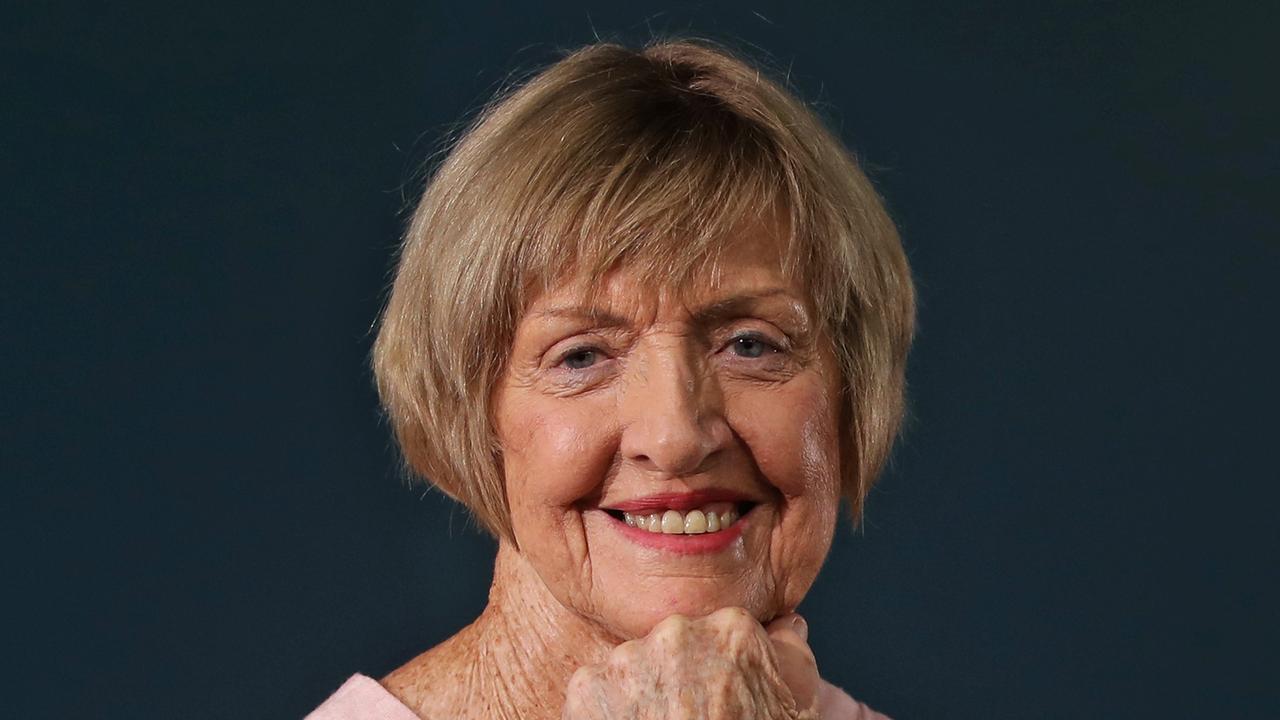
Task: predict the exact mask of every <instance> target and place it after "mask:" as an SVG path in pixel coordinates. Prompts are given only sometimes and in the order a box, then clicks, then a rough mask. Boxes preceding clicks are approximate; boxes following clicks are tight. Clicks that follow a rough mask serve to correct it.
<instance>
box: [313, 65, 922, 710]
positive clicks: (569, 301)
mask: <svg viewBox="0 0 1280 720" xmlns="http://www.w3.org/2000/svg"><path fill="white" fill-rule="evenodd" d="M913 317H914V306H913V291H912V284H911V279H910V272H909V270H908V267H907V261H906V258H905V256H904V253H903V250H902V247H901V243H900V242H899V240H898V236H897V233H896V231H895V229H894V226H893V224H892V223H891V221H890V220H889V217H888V216H887V214H886V212H885V210H884V208H883V206H882V204H881V202H880V200H879V199H878V197H877V195H876V193H875V191H874V190H873V189H872V187H871V185H870V184H869V183H868V181H867V179H866V177H864V175H863V174H862V172H861V171H859V169H858V167H857V166H856V164H855V163H854V161H853V160H852V159H851V157H850V155H849V154H848V152H847V151H846V150H845V149H844V148H843V147H842V146H841V144H840V143H839V141H837V140H836V139H835V138H834V137H833V136H832V135H831V134H830V133H829V132H828V131H827V130H825V129H824V128H823V127H822V125H821V123H820V122H819V121H818V120H817V119H816V118H815V116H814V115H813V114H812V113H811V112H810V111H809V110H808V109H807V108H806V107H805V106H804V105H803V104H801V103H800V102H799V101H797V100H796V99H795V98H794V97H793V96H792V95H790V94H789V93H788V92H787V91H785V90H784V89H783V88H782V87H780V86H779V85H777V84H775V83H774V82H771V81H770V80H768V79H766V78H765V77H764V76H762V75H761V74H760V73H759V72H758V71H757V69H755V68H753V67H751V66H749V65H748V64H746V63H744V62H742V61H741V60H738V59H736V58H734V57H732V56H731V55H729V54H727V53H725V52H723V51H721V50H719V49H716V48H713V47H710V46H708V45H705V44H700V43H689V42H669V43H662V44H655V45H651V46H649V47H647V48H645V49H643V50H641V51H632V50H628V49H625V48H622V47H618V46H614V45H597V46H592V47H588V48H586V49H584V50H581V51H579V52H576V53H574V54H572V55H570V56H568V57H567V58H566V59H564V60H562V61H560V62H558V63H557V64H555V65H554V66H552V67H551V68H549V69H547V70H546V71H544V72H542V73H541V74H540V75H538V76H537V77H535V78H534V79H533V80H531V81H530V82H528V83H527V84H526V85H524V86H523V87H522V88H520V89H519V90H516V91H514V92H512V93H510V94H509V95H508V96H506V97H504V98H502V99H500V100H499V101H497V102H495V103H494V104H493V105H492V106H491V107H490V108H489V109H488V110H487V112H485V113H484V114H483V115H482V116H481V117H480V118H479V119H478V120H477V121H476V123H475V124H474V126H472V127H471V129H470V130H469V131H468V132H467V133H466V134H465V135H464V136H463V137H462V138H461V139H460V140H459V142H458V143H457V145H456V147H455V148H454V150H453V151H452V153H451V154H450V155H449V156H448V158H447V159H446V160H445V162H444V163H443V165H442V166H441V167H440V168H439V170H438V172H437V173H436V174H435V176H434V178H433V179H432V181H431V183H430V186H429V187H428V188H427V191H426V194H425V195H424V197H423V198H422V201H421V203H420V204H419V206H418V208H417V212H416V214H415V215H414V218H413V221H412V224H411V226H410V227H409V230H408V233H407V237H406V239H405V243H404V247H403V253H402V256H401V258H400V264H399V269H398V271H397V274H396V279H395V286H394V289H393V291H392V293H391V297H390V301H389V303H388V305H387V308H386V312H385V315H384V316H383V318H382V324H381V329H380V332H379V334H378V338H377V343H376V346H375V348H374V367H375V370H376V374H377V378H378V384H379V390H380V392H381V396H382V399H383V402H384V404H385V407H386V410H387V413H388V416H389V417H390V420H391V423H392V425H393V426H394V428H395V433H396V437H397V439H398V441H399V444H400V447H401V449H402V451H403V453H404V456H405V458H406V460H407V462H408V464H409V466H410V467H411V468H412V469H413V470H414V471H415V472H416V473H417V474H420V475H421V476H422V477H424V478H427V479H428V480H429V481H430V482H431V483H433V484H434V485H435V486H436V487H438V488H440V489H441V490H442V491H444V492H445V493H447V494H448V495H449V496H450V497H453V498H455V499H456V500H458V501H459V502H461V503H462V504H464V505H465V506H466V507H467V508H469V509H470V510H471V511H472V513H473V514H474V516H475V517H476V519H477V520H478V521H479V522H480V523H481V524H482V525H483V526H484V527H485V528H486V529H488V530H489V531H490V532H491V533H493V535H494V536H495V537H496V538H497V539H498V551H497V559H496V565H495V569H494V579H493V587H492V590H491V593H490V597H489V604H488V607H486V608H485V610H484V612H483V613H482V614H481V615H480V617H479V618H478V619H477V620H476V621H475V622H474V623H472V624H471V625H470V626H468V627H467V628H465V629H463V630H462V631H461V632H459V633H458V634H457V635H455V636H453V637H452V638H450V639H449V640H447V641H445V642H444V643H442V644H441V645H439V646H437V647H435V648H432V649H430V650H428V651H427V652H425V653H423V654H422V655H420V656H418V657H416V658H414V659H413V660H410V661H409V662H408V663H406V664H405V665H404V666H403V667H401V668H399V669H398V670H396V671H395V672H393V673H391V674H390V675H389V676H387V677H386V678H383V679H382V681H381V682H380V683H377V682H375V681H373V680H371V679H370V678H367V677H364V676H361V675H357V676H355V677H353V678H352V679H351V680H349V681H348V682H347V684H346V685H344V686H343V687H342V688H341V689H340V690H339V692H338V693H336V694H335V695H334V696H333V697H332V698H331V699H330V700H329V701H328V702H326V704H325V705H323V706H322V707H321V708H320V709H319V710H317V711H316V712H315V713H314V714H313V716H312V717H314V718H373V717H377V718H393V717H394V718H405V719H406V720H408V719H411V718H414V717H422V718H506V717H512V718H526V719H529V718H552V717H565V718H618V717H629V718H747V717H749V718H814V717H821V718H872V717H880V716H879V715H876V714H875V713H874V712H872V711H870V710H868V709H867V708H865V707H864V706H862V705H861V704H859V703H857V702H855V701H854V700H852V699H850V698H849V696H848V695H845V694H844V693H843V692H842V691H840V690H838V689H836V688H834V687H832V686H831V685H829V684H827V683H825V682H823V681H822V680H821V679H820V678H819V675H818V670H817V665H816V661H815V658H814V656H813V653H812V652H811V651H810V650H809V647H808V645H807V643H806V639H807V632H808V630H807V627H806V624H805V622H804V621H803V620H802V619H800V618H799V617H798V616H797V615H795V614H794V610H795V608H796V606H797V605H799V604H800V601H801V600H803V599H804V596H805V594H806V592H808V590H809V588H810V586H811V585H812V584H813V581H814V578H815V577H816V576H817V574H818V570H819V568H820V567H821V566H822V563H823V559H824V558H825V556H826V554H827V552H828V549H829V548H830V545H831V540H832V535H833V532H834V528H835V525H836V518H837V515H838V513H839V508H840V504H841V500H842V498H843V499H845V500H847V501H848V503H849V505H850V508H851V511H852V513H853V514H854V517H855V518H857V517H858V516H859V515H860V512H861V509H862V503H863V500H864V498H865V497H866V494H867V490H868V488H870V487H871V485H872V483H873V482H874V480H875V478H876V476H877V474H878V473H879V471H880V469H881V467H882V465H883V464H884V462H885V458H886V455H887V454H888V452H889V449H890V446H891V444H892V442H893V439H894V436H895V434H896V432H897V428H898V426H899V420H900V417H901V414H902V406H903V371H904V366H905V361H906V355H907V350H908V346H909V344H910V340H911V336H912V326H913Z"/></svg>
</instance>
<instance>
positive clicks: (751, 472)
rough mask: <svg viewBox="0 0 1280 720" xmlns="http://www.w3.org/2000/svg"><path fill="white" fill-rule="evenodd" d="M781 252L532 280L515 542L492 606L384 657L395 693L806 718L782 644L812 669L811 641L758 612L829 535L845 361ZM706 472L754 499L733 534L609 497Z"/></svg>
mask: <svg viewBox="0 0 1280 720" xmlns="http://www.w3.org/2000/svg"><path fill="white" fill-rule="evenodd" d="M777 253H778V250H777V246H776V244H775V243H774V242H772V240H771V239H770V238H769V237H768V236H767V235H766V234H764V232H763V231H762V230H757V231H756V232H754V233H751V234H747V235H746V236H744V238H743V240H742V242H741V244H740V245H739V246H738V247H737V248H736V249H735V251H734V252H733V253H731V257H726V258H723V259H722V260H721V263H720V270H721V274H720V278H719V282H718V283H717V284H716V285H715V286H714V287H713V286H711V285H710V284H698V283H695V284H694V286H693V287H689V288H682V289H680V291H678V292H677V291H675V290H674V289H672V288H667V287H662V286H660V285H659V286H655V285H654V284H653V283H650V282H647V281H646V279H644V278H638V277H635V276H634V275H633V274H631V273H628V272H627V270H626V268H625V266H624V267H623V268H622V270H621V271H619V272H616V273H613V274H612V275H610V276H608V277H606V281H605V283H604V286H603V291H602V292H600V293H598V294H597V295H595V296H593V297H585V293H584V288H585V285H584V284H583V283H582V282H581V281H580V280H579V279H576V278H568V279H566V280H565V281H564V282H562V283H561V284H560V285H559V287H557V288H556V289H555V290H553V291H552V292H550V293H547V294H546V295H544V296H542V297H539V298H536V299H535V300H534V302H533V303H532V305H531V306H530V307H529V308H528V309H527V311H526V313H525V315H524V317H523V319H522V321H521V323H520V325H519V327H518V329H517V333H516V337H515V340H514V342H513V346H512V348H511V353H510V357H509V361H508V364H507V369H506V372H505V375H504V377H503V378H502V380H501V382H500V383H499V385H498V387H496V388H495V390H494V395H493V403H492V404H493V408H494V421H495V428H496V431H497V434H498V439H499V442H500V443H501V447H502V452H503V465H504V472H505V476H506V482H507V496H508V502H509V505H510V511H511V519H512V525H513V528H514V534H515V538H516V541H517V544H516V545H511V544H510V543H506V542H503V543H501V546H500V549H499V559H498V566H497V570H496V571H495V580H494V590H493V593H492V595H491V598H490V606H489V608H488V609H487V610H486V612H485V614H484V616H482V617H481V619H480V620H478V621H477V622H476V623H475V624H473V625H472V626H471V627H469V628H468V629H467V630H464V631H463V632H462V633H460V634H459V635H458V636H455V638H453V639H451V640H449V641H447V642H446V643H445V644H443V645H441V646H440V647H438V648H436V649H433V650H432V651H430V652H428V653H426V654H424V655H423V656H421V657H420V658H418V659H417V660H415V661H413V662H412V663H410V664H409V665H406V666H405V667H404V668H401V670H398V671H397V672H396V673H393V675H392V676H390V677H388V678H387V679H386V680H385V681H384V684H386V685H387V687H388V688H389V689H391V690H392V692H394V693H396V694H397V695H398V696H400V697H401V698H404V699H407V704H409V705H410V707H413V708H415V709H416V710H418V711H419V713H420V714H422V715H423V716H424V717H426V716H428V715H429V714H431V713H436V714H451V716H454V717H500V716H503V715H502V714H501V712H499V711H498V710H496V709H494V706H493V703H492V702H491V701H488V702H489V704H488V705H486V707H489V708H490V709H489V711H487V712H488V714H482V713H481V712H479V711H478V710H475V708H477V707H479V706H480V705H481V704H484V702H486V701H485V700H484V698H486V697H490V698H491V697H492V696H494V695H495V694H497V695H504V694H505V696H506V697H507V699H508V701H509V706H510V707H515V708H520V709H521V712H517V713H514V715H517V716H521V717H538V716H546V717H555V716H559V714H560V707H561V706H562V705H563V706H564V716H565V717H575V718H589V717H610V716H618V717H623V716H634V717H650V716H652V717H742V716H744V715H743V713H745V712H747V711H748V710H750V712H749V713H748V716H752V717H761V718H781V717H788V718H793V717H802V716H807V715H804V714H803V713H801V711H800V710H799V709H798V708H799V707H800V705H798V704H797V702H796V698H795V696H793V694H792V692H791V689H789V685H788V682H783V680H782V678H783V675H787V677H788V678H790V677H792V676H796V677H801V676H805V672H808V671H800V672H790V674H788V673H787V672H782V671H781V670H780V669H779V657H783V658H784V659H786V660H785V662H784V663H783V664H784V665H787V664H788V663H790V664H791V665H790V666H788V667H791V669H792V670H794V666H795V663H796V662H798V663H799V666H801V667H804V668H810V669H811V671H812V672H811V674H812V676H813V678H812V679H813V681H814V682H816V667H815V666H813V665H812V654H811V653H810V654H808V655H807V657H808V660H807V661H805V660H803V659H802V660H800V661H794V662H793V661H792V660H791V659H787V658H791V657H792V655H788V654H787V653H782V654H781V655H779V653H778V652H777V651H776V648H775V644H776V637H775V638H774V641H775V642H774V643H771V641H770V638H771V637H773V636H772V635H771V634H770V635H767V634H766V632H765V630H764V628H763V627H762V625H763V624H765V623H768V622H769V621H771V620H773V619H774V618H776V617H779V616H782V615H785V614H787V613H789V612H791V611H792V610H793V609H794V608H795V607H796V606H797V605H798V604H799V603H800V601H801V599H803V597H804V595H805V594H806V593H807V592H808V590H809V588H810V586H811V585H812V583H813V581H814V579H815V577H816V576H817V573H818V570H819V569H820V567H821V565H822V562H823V559H824V558H825V556H826V554H827V551H828V549H829V547H830V543H831V538H832V534H833V532H834V527H835V521H836V513H837V509H838V501H839V476H840V465H841V458H840V444H839V441H838V435H839V433H838V419H839V416H840V412H839V398H840V377H839V372H838V369H837V365H836V362H835V358H834V354H833V352H832V349H831V343H830V340H829V338H827V337H826V336H825V335H824V334H823V332H822V330H821V328H820V327H819V323H817V322H816V320H815V318H814V317H813V315H812V312H811V310H810V309H809V308H808V306H807V296H806V295H805V293H804V291H803V289H802V288H798V287H796V286H794V285H793V284H792V283H790V282H788V280H787V278H785V277H783V276H782V275H781V273H780V272H779V269H778V264H779V263H778V255H777ZM730 301H733V302H730ZM584 307H591V308H594V310H595V311H596V313H595V314H594V315H588V314H586V313H583V312H580V311H581V310H582V309H583V308H584ZM711 309H715V312H712V311H711ZM762 348H763V349H762ZM707 488H718V489H728V490H732V491H735V492H738V493H741V494H743V495H744V496H745V497H748V498H750V500H751V501H752V502H753V503H754V506H753V508H752V509H751V511H750V512H749V513H748V514H747V515H746V516H744V518H743V520H742V521H740V522H743V523H745V524H744V525H743V531H742V535H741V537H740V538H738V539H737V540H735V541H734V543H733V544H731V545H730V546H729V547H728V548H726V549H724V550H723V551H720V552H715V553H703V554H690V555H679V554H674V553H670V552H665V551H662V550H657V549H654V548H649V547H644V546H641V545H639V544H637V543H635V542H634V541H632V540H630V539H628V538H627V537H626V536H625V535H624V534H622V533H620V532H619V530H618V522H617V521H616V520H615V519H613V518H612V517H610V516H609V515H608V514H607V513H606V512H605V511H604V510H603V508H607V507H610V506H611V505H612V504H615V503H618V502H625V501H628V500H635V499H637V498H642V497H646V496H650V495H654V494H660V493H673V492H686V491H692V490H699V489H707ZM723 608H741V609H743V610H735V611H732V612H727V611H724V610H722V609H723ZM717 611H721V612H719V613H717ZM672 616H680V619H679V620H669V618H671V617H672ZM664 621H666V622H665V623H664ZM669 625H670V626H671V627H669ZM628 641H630V642H628ZM799 645H800V646H803V647H804V652H807V646H804V643H803V641H802V640H801V641H799ZM802 655H803V653H802ZM806 662H807V663H808V664H806ZM481 667H484V668H485V670H484V671H483V672H481V671H477V668H481ZM504 668H505V669H504ZM786 669H787V668H784V670H786ZM490 673H492V674H494V675H496V679H493V678H491V679H490V680H489V681H482V680H481V679H480V678H485V677H489V675H488V674H490ZM575 673H577V674H575ZM472 674H474V675H475V676H476V677H477V680H476V681H475V682H471V683H468V682H462V683H459V682H457V681H456V679H457V678H458V677H464V678H465V677H470V676H471V675H472ZM571 676H572V677H573V682H572V684H571V683H570V682H569V680H570V677H571ZM450 677H452V678H454V682H453V683H452V685H449V683H447V682H445V680H446V679H447V678H450ZM806 677H807V676H806ZM486 682H492V683H493V684H494V685H495V687H489V688H488V690H482V689H480V687H481V686H484V685H485V683H486ZM805 682H807V681H802V682H800V683H799V684H800V685H804V683H805ZM655 686H658V687H662V688H666V691H667V692H668V693H674V694H669V695H664V696H663V697H656V696H653V695H652V693H653V692H654V690H653V688H654V687H655ZM503 688H505V689H503ZM522 688H523V689H522ZM566 688H567V691H568V696H567V699H568V701H569V702H568V705H564V703H565V701H566V694H565V693H566ZM627 688H630V690H627ZM628 692H629V693H631V694H630V695H628V694H627V693H628ZM619 693H622V694H619ZM529 694H538V695H540V697H538V698H536V699H530V698H528V697H521V696H522V695H529ZM641 707H651V708H652V710H653V712H654V713H655V714H652V715H650V714H647V713H646V714H636V713H637V712H639V710H638V709H637V708H641ZM467 708H471V710H469V711H468V710H467ZM627 708H629V709H628V710H626V712H622V709H627ZM553 710H554V712H553ZM543 711H545V712H543ZM664 712H665V713H666V714H663V713H664ZM611 713H621V714H611Z"/></svg>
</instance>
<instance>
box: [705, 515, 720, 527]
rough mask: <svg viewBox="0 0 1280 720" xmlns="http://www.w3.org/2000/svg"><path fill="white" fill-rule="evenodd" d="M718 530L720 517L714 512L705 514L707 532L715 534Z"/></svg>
mask: <svg viewBox="0 0 1280 720" xmlns="http://www.w3.org/2000/svg"><path fill="white" fill-rule="evenodd" d="M719 530H720V516H718V515H716V511H715V510H709V511H708V512H707V532H717V531H719Z"/></svg>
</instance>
